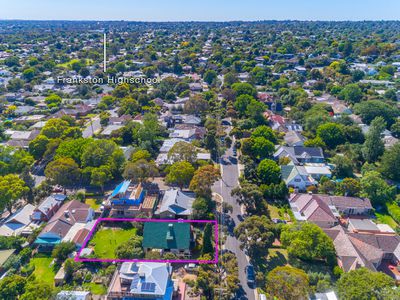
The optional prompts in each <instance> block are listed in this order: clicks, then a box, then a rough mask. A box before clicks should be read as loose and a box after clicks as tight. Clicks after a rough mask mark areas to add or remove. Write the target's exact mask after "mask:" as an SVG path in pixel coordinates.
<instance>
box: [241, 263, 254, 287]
mask: <svg viewBox="0 0 400 300" xmlns="http://www.w3.org/2000/svg"><path fill="white" fill-rule="evenodd" d="M244 272H245V273H246V280H247V284H248V285H249V286H254V283H255V281H256V275H255V272H254V267H253V266H252V265H247V266H246V268H244Z"/></svg>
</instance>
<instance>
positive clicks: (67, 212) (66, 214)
mask: <svg viewBox="0 0 400 300" xmlns="http://www.w3.org/2000/svg"><path fill="white" fill-rule="evenodd" d="M64 217H66V218H67V219H68V218H69V211H68V210H66V211H64Z"/></svg>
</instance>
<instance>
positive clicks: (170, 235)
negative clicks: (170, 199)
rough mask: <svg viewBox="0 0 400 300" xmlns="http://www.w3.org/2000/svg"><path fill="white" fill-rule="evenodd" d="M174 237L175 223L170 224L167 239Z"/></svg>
mask: <svg viewBox="0 0 400 300" xmlns="http://www.w3.org/2000/svg"><path fill="white" fill-rule="evenodd" d="M173 239H174V225H173V224H168V232H167V241H171V240H173Z"/></svg>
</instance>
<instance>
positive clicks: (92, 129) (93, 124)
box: [82, 116, 101, 138]
mask: <svg viewBox="0 0 400 300" xmlns="http://www.w3.org/2000/svg"><path fill="white" fill-rule="evenodd" d="M100 128H101V125H100V118H99V116H96V117H94V118H93V119H92V120H91V121H89V122H88V123H87V125H86V128H85V129H84V130H83V132H82V137H84V138H89V137H92V136H93V135H94V134H95V133H96V132H97V131H99V130H100Z"/></svg>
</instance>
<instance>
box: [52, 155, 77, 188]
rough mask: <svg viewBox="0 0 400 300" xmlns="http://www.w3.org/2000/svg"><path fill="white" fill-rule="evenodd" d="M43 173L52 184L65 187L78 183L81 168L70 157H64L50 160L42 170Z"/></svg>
mask: <svg viewBox="0 0 400 300" xmlns="http://www.w3.org/2000/svg"><path fill="white" fill-rule="evenodd" d="M44 174H45V175H46V177H47V178H48V179H50V180H51V181H52V182H53V183H54V184H58V185H61V186H62V187H64V188H66V187H70V186H74V185H76V184H77V183H79V180H80V175H81V170H80V169H79V166H78V164H77V163H76V162H75V161H74V160H73V159H72V158H68V157H66V158H59V159H56V160H54V161H52V162H50V163H49V164H48V165H47V167H46V169H45V170H44Z"/></svg>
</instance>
